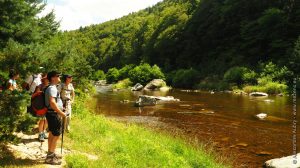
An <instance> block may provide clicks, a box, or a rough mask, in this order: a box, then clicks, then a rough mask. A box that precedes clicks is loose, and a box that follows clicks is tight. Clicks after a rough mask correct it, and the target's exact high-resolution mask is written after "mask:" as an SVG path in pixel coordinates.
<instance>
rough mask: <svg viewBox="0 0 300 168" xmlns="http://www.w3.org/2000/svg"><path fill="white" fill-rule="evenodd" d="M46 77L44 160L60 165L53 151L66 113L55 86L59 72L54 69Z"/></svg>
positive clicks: (59, 159) (58, 78)
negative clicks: (47, 83) (45, 153)
mask: <svg viewBox="0 0 300 168" xmlns="http://www.w3.org/2000/svg"><path fill="white" fill-rule="evenodd" d="M47 78H48V80H49V82H50V85H49V87H48V88H47V89H46V90H45V106H46V107H47V108H48V111H47V113H46V118H47V122H48V128H49V136H48V152H47V156H46V160H45V162H46V163H47V164H52V165H60V164H61V157H59V156H58V155H57V154H56V153H55V149H56V146H57V141H58V139H59V136H60V134H61V133H62V119H63V120H64V119H65V117H66V114H65V113H64V112H63V103H62V100H61V98H60V94H59V92H58V90H57V87H56V86H57V85H58V84H59V83H60V74H59V73H58V72H56V71H51V72H49V73H48V74H47Z"/></svg>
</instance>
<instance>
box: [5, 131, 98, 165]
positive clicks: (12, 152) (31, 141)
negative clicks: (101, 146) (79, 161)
mask: <svg viewBox="0 0 300 168" xmlns="http://www.w3.org/2000/svg"><path fill="white" fill-rule="evenodd" d="M16 136H17V137H18V138H20V139H21V141H20V143H18V144H12V143H10V144H7V145H5V146H4V147H2V149H1V150H2V153H4V155H6V156H5V157H6V158H7V159H6V161H4V163H1V159H0V167H2V166H4V167H43V168H61V167H66V161H65V159H64V158H65V156H66V155H67V154H75V153H79V154H83V155H86V156H87V158H88V159H90V160H97V159H98V156H95V155H90V154H87V153H83V152H79V151H75V150H70V149H63V151H62V156H63V159H62V164H61V165H49V164H45V158H46V154H47V150H48V140H47V139H46V140H45V141H44V142H42V143H41V142H39V141H38V139H37V137H38V135H37V134H35V135H26V134H23V133H17V134H16ZM3 151H4V152H3ZM56 153H58V154H61V148H60V142H59V143H58V145H57V149H56ZM0 158H1V156H0ZM3 160H5V159H3Z"/></svg>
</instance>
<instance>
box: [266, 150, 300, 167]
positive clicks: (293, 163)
mask: <svg viewBox="0 0 300 168" xmlns="http://www.w3.org/2000/svg"><path fill="white" fill-rule="evenodd" d="M264 167H266V168H298V167H300V153H298V154H297V155H292V156H287V157H282V158H276V159H272V160H268V161H266V162H265V165H264Z"/></svg>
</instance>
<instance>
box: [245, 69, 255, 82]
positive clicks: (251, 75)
mask: <svg viewBox="0 0 300 168" xmlns="http://www.w3.org/2000/svg"><path fill="white" fill-rule="evenodd" d="M242 80H243V83H246V84H256V83H257V74H256V73H255V72H254V71H252V70H247V71H246V72H245V73H244V74H243V76H242Z"/></svg>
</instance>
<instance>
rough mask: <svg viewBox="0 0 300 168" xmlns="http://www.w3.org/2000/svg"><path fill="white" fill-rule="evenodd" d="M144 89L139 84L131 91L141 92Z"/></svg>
mask: <svg viewBox="0 0 300 168" xmlns="http://www.w3.org/2000/svg"><path fill="white" fill-rule="evenodd" d="M143 88H144V86H143V85H142V84H140V83H137V84H135V85H134V86H133V87H132V88H131V90H132V91H141V90H143Z"/></svg>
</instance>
